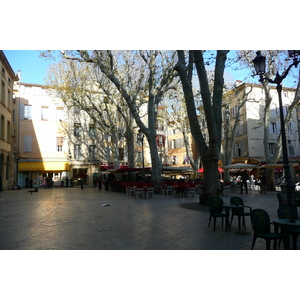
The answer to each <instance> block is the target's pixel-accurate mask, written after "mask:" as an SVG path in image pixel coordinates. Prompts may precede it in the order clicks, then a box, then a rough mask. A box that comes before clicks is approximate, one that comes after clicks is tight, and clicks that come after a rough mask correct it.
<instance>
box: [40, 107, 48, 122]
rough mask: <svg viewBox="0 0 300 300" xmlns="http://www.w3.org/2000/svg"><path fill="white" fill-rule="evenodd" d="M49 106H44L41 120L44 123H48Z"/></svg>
mask: <svg viewBox="0 0 300 300" xmlns="http://www.w3.org/2000/svg"><path fill="white" fill-rule="evenodd" d="M48 109H49V107H48V106H42V115H41V119H42V120H43V121H48Z"/></svg>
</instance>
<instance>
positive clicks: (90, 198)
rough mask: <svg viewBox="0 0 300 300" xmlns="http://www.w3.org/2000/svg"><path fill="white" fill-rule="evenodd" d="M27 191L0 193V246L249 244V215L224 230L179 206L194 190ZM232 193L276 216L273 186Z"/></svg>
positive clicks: (234, 246)
mask: <svg viewBox="0 0 300 300" xmlns="http://www.w3.org/2000/svg"><path fill="white" fill-rule="evenodd" d="M27 191H28V190H26V189H23V190H17V191H3V192H2V193H0V249H7V250H15V249H16V250H17V249H22V250H33V249H34V250H44V249H47V250H52V249H60V250H73V249H74V250H85V249H86V250H89V249H94V250H250V247H251V242H252V228H251V223H250V218H246V231H244V230H241V231H239V230H238V227H237V219H235V220H234V221H233V224H232V228H231V231H228V232H227V231H226V230H225V226H224V227H223V228H222V224H221V220H220V219H218V220H217V226H216V231H213V225H212V224H211V226H210V227H208V219H209V213H208V209H207V207H203V208H202V209H201V210H190V209H185V208H182V207H180V204H181V203H183V202H197V201H198V195H196V196H195V197H194V198H193V197H188V198H175V197H173V196H165V195H157V194H155V195H154V197H153V198H149V199H147V198H134V197H133V196H127V195H126V194H121V193H115V192H110V191H105V190H102V191H99V190H98V189H96V188H92V187H86V188H84V189H83V190H81V189H79V188H54V189H39V191H38V192H37V193H33V194H30V193H28V192H27ZM235 195H238V196H242V198H243V200H244V202H245V205H249V206H251V207H252V208H263V209H265V210H266V211H267V212H268V213H269V214H270V218H271V220H272V219H274V218H276V210H277V207H278V201H277V198H276V192H269V193H268V194H266V195H264V194H260V193H259V191H250V192H249V194H243V195H239V194H235ZM231 196H233V194H229V195H227V196H224V197H223V200H224V202H229V199H230V197H231ZM104 204H109V205H108V206H104ZM299 240H300V239H299ZM272 246H273V244H272ZM299 246H300V245H299V243H298V248H299ZM255 249H256V250H260V249H265V241H264V240H261V239H258V240H257V242H256V246H255ZM281 249H283V245H281ZM299 249H300V248H299Z"/></svg>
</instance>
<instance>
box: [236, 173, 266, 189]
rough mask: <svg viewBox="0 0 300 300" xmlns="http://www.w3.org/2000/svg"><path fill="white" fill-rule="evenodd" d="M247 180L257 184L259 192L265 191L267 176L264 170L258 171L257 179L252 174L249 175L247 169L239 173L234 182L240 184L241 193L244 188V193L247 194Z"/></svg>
mask: <svg viewBox="0 0 300 300" xmlns="http://www.w3.org/2000/svg"><path fill="white" fill-rule="evenodd" d="M248 181H250V184H251V185H252V184H253V185H259V186H260V193H261V194H266V193H267V177H266V172H265V171H264V170H263V171H261V172H260V177H259V178H258V179H255V177H254V175H251V176H250V177H249V175H248V172H247V170H244V171H243V172H242V173H241V175H239V176H238V177H237V178H236V180H235V181H234V184H240V189H241V190H240V193H241V194H243V192H244V190H245V193H246V194H248Z"/></svg>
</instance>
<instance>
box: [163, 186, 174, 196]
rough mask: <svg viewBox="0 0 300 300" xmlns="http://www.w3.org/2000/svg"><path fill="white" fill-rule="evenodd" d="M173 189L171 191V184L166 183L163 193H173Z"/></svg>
mask: <svg viewBox="0 0 300 300" xmlns="http://www.w3.org/2000/svg"><path fill="white" fill-rule="evenodd" d="M173 193H174V191H173V186H172V185H167V186H166V188H165V194H166V195H173Z"/></svg>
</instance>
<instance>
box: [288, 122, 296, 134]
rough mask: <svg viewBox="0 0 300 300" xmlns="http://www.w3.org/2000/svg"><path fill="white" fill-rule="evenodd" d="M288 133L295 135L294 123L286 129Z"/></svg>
mask: <svg viewBox="0 0 300 300" xmlns="http://www.w3.org/2000/svg"><path fill="white" fill-rule="evenodd" d="M286 132H287V133H295V125H294V123H289V124H288V126H287V128H286Z"/></svg>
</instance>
